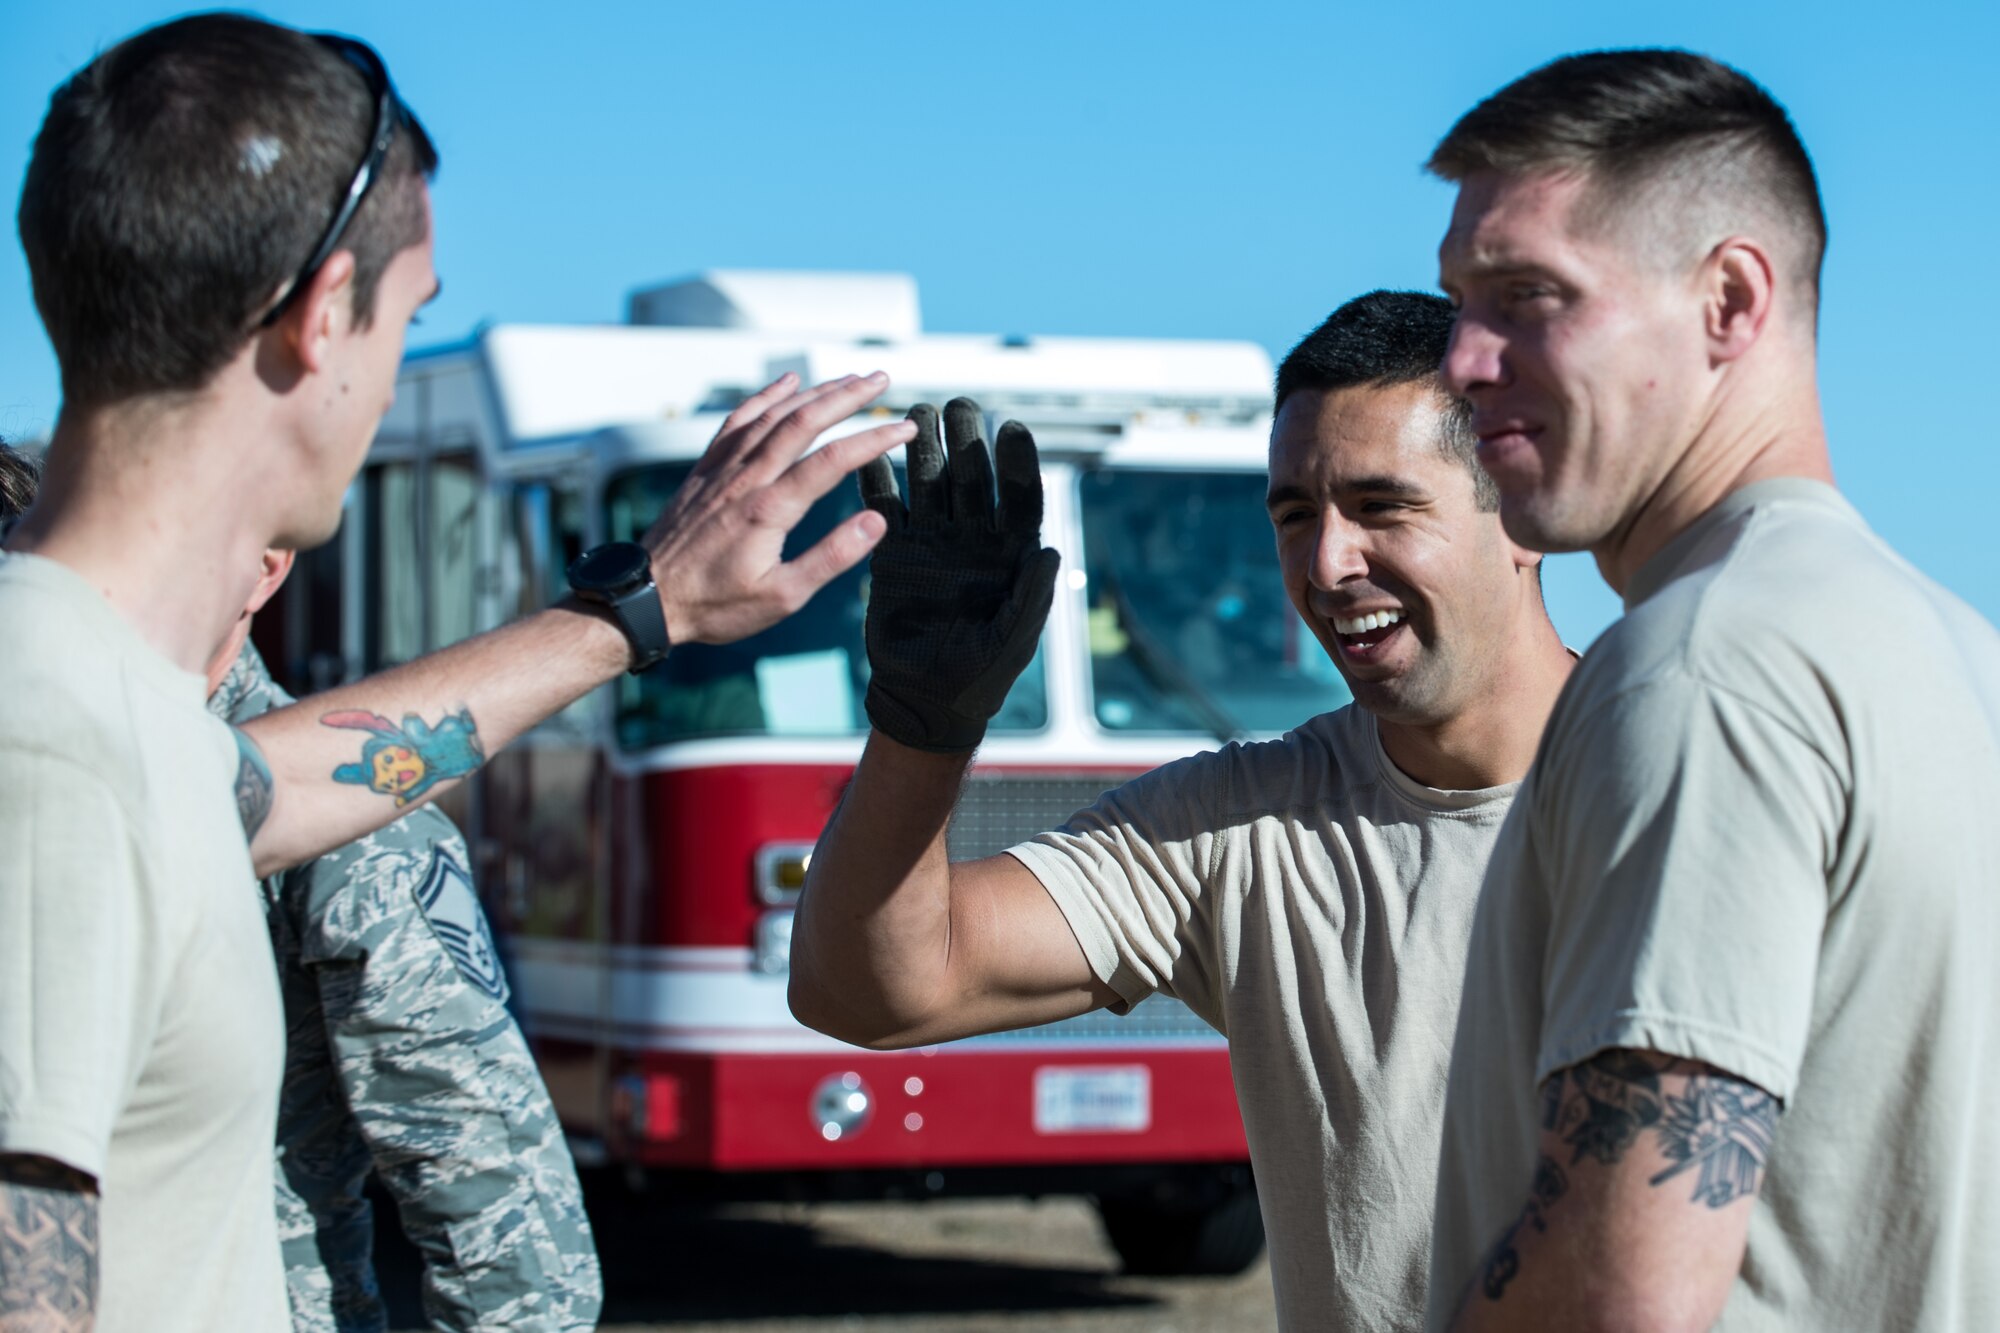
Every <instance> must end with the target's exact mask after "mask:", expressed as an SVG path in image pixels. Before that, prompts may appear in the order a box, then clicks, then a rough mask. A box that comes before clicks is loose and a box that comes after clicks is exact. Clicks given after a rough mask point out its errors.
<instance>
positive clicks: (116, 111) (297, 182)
mask: <svg viewBox="0 0 2000 1333" xmlns="http://www.w3.org/2000/svg"><path fill="white" fill-rule="evenodd" d="M375 114H376V101H375V99H374V98H373V97H372V96H371V95H370V92H369V89H368V87H367V82H366V79H365V78H364V76H363V75H362V72H361V71H360V70H359V69H357V68H356V67H355V65H354V64H352V63H351V62H350V61H348V60H347V59H346V58H344V57H343V56H341V55H340V54H338V53H337V52H336V51H334V50H333V49H331V48H330V47H328V46H326V45H324V44H322V43H321V42H318V41H316V40H314V39H313V38H312V37H310V36H308V35H307V34H305V33H302V32H298V31H295V30H293V29H291V28H285V27H280V26H278V25H276V24H272V23H265V22H262V21H261V20H258V19H253V18H249V17H246V16H244V15H239V14H197V15H194V16H192V17H189V18H183V19H177V20H175V21H173V22H171V23H163V24H161V25H159V26H158V27H155V28H148V29H147V30H146V31H144V32H142V33H139V34H138V35H137V36H135V37H132V38H129V39H128V40H126V41H124V42H121V43H119V44H118V45H117V46H114V47H112V48H111V49H110V50H109V51H106V52H104V53H103V54H102V55H100V56H98V57H97V58H96V59H95V60H93V61H91V62H90V63H89V64H88V65H86V66H84V67H83V68H82V69H81V70H79V71H78V72H77V73H76V74H75V75H74V76H72V77H71V78H70V79H69V81H68V82H67V83H65V84H63V85H62V87H60V88H58V89H57V90H56V92H55V95H54V96H53V97H52V98H50V100H49V111H48V116H47V117H46V118H45V119H44V120H43V122H42V128H41V132H40V133H39V134H37V135H36V136H35V148H34V155H33V157H32V158H31V159H30V161H29V163H28V172H27V178H26V181H25V183H24V184H23V186H22V189H21V206H20V213H19V225H20V229H21V247H22V249H23V250H25V251H26V252H27V257H28V271H29V274H30V275H31V276H32V278H33V280H34V291H35V305H36V308H37V309H39V310H40V311H41V316H42V324H43V326H44V327H45V328H47V330H48V334H49V341H50V342H51V343H53V344H54V346H55V352H56V360H57V361H58V362H59V363H60V365H61V367H62V388H63V396H64V398H65V400H67V401H70V402H74V403H79V404H83V405H86V406H100V405H104V404H108V403H114V402H118V401H121V400H123V399H127V398H133V397H137V396H140V395H144V394H153V393H163V392H175V391H188V390H194V389H199V388H200V387H202V386H203V385H204V384H206V383H207V382H208V381H209V380H210V379H211V378H212V377H213V376H214V375H215V373H216V372H217V371H219V370H220V369H221V368H222V367H223V366H224V365H225V364H226V363H227V362H228V361H229V360H230V359H231V358H232V357H234V356H235V355H236V354H237V353H238V352H239V351H240V350H241V348H242V346H243V344H244V343H245V341H247V340H248V338H249V337H250V335H251V333H252V332H253V331H254V326H255V324H256V322H257V319H258V317H259V316H260V315H261V314H262V313H263V311H264V310H265V308H266V307H268V306H269V305H270V304H271V303H272V301H273V300H274V299H275V298H276V297H277V296H278V294H279V293H278V289H279V287H280V286H281V285H282V284H283V283H285V281H286V280H287V279H288V278H290V277H292V276H293V275H294V274H295V273H296V272H297V270H298V269H299V267H300V266H301V265H302V264H304V263H305V262H306V260H307V259H308V258H309V257H310V255H311V254H312V251H313V247H314V246H315V245H316V244H317V243H318V241H319V239H320V237H321V235H322V234H323V233H324V231H325V229H326V227H327V225H328V223H329V222H330V221H331V220H332V218H333V215H334V210H335V209H336V208H337V207H338V206H339V204H340V202H341V200H342V199H343V198H344V197H345V195H346V192H347V189H348V186H349V183H350V182H351V181H352V180H353V178H354V173H355V170H356V168H357V167H358V166H359V165H360V164H361V161H362V159H363V157H364V156H365V154H366V152H367V149H368V142H369V136H370V132H371V131H372V129H373V128H374V124H375ZM436 169H437V151H436V149H435V148H434V147H433V146H432V145H431V142H430V138H429V136H428V135H427V134H425V133H424V130H423V127H422V126H421V125H420V124H419V123H418V122H417V120H416V118H415V117H414V116H409V117H407V118H406V119H405V120H404V121H402V122H401V123H399V125H398V127H397V130H396V134H395V138H394V140H393V142H392V143H391V146H390V149H389V154H388V157H387V160H386V161H385V163H384V166H383V170H382V171H381V173H380V174H379V176H378V177H377V179H376V180H375V182H374V184H373V185H372V187H371V188H370V189H369V191H368V194H367V196H366V198H364V199H363V200H362V203H361V207H360V209H359V210H358V211H357V212H356V213H355V215H354V217H353V219H352V220H351V221H350V222H349V224H348V226H347V229H346V231H345V232H344V233H343V235H342V238H341V242H340V246H341V248H342V249H344V250H348V251H351V252H352V253H353V255H354V261H355V274H354V284H353V300H354V315H355V319H356V320H357V322H360V323H362V324H366V322H367V321H368V320H369V319H370V318H372V316H373V313H374V300H375V289H376V284H377V283H378V282H379V281H380V279H381V276H382V271H383V270H384V269H385V268H387V267H388V264H389V261H390V260H391V259H393V258H394V257H395V255H396V254H397V252H398V251H401V250H403V249H405V248H407V247H408V246H411V245H415V244H417V243H419V242H421V241H422V240H423V238H424V230H425V227H426V225H427V224H426V222H425V219H424V210H423V201H422V183H423V180H424V179H425V178H427V177H429V176H430V175H431V174H432V173H433V172H435V171H436Z"/></svg>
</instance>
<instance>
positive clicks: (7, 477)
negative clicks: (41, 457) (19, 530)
mask: <svg viewBox="0 0 2000 1333" xmlns="http://www.w3.org/2000/svg"><path fill="white" fill-rule="evenodd" d="M41 481H42V470H41V468H40V467H38V466H36V463H35V460H34V459H32V458H30V457H28V456H27V455H26V454H24V453H22V452H21V451H20V450H19V449H16V448H14V447H12V446H11V445H9V444H7V443H6V442H5V441H4V440H0V533H4V532H5V531H6V530H7V526H8V525H9V524H11V523H12V522H13V521H14V520H15V519H17V518H19V517H20V516H21V515H23V514H25V513H27V512H28V507H29V506H30V505H32V504H34V503H35V492H36V490H37V489H39V488H40V486H41Z"/></svg>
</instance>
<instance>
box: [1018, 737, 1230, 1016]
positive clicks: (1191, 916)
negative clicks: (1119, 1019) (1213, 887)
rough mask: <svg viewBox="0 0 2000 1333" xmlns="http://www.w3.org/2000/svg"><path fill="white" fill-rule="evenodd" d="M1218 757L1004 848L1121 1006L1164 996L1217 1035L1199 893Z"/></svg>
mask: <svg viewBox="0 0 2000 1333" xmlns="http://www.w3.org/2000/svg"><path fill="white" fill-rule="evenodd" d="M1222 766H1223V757H1222V756H1221V755H1214V754H1203V755H1194V756H1191V757H1189V758H1187V759H1182V760H1179V761H1177V762H1175V763H1171V764H1167V765H1165V766H1164V767H1161V768H1157V769H1154V770H1153V771H1152V772H1151V773H1148V774H1146V775H1145V776H1143V777H1140V778H1136V779H1134V780H1133V781H1131V782H1128V783H1126V784H1125V785H1124V786H1122V787H1119V788H1117V789H1116V790H1113V791H1108V792H1106V793H1104V795H1103V796H1100V797H1099V798H1098V799H1097V803H1096V804H1095V805H1092V806H1091V807H1090V808H1089V809H1087V810H1082V811H1079V812H1077V813H1076V814H1075V815H1073V816H1071V817H1070V820H1069V822H1068V823H1067V824H1065V825H1063V827H1062V828H1060V829H1057V830H1055V831H1053V832H1050V833H1044V834H1042V835H1041V836H1039V837H1037V838H1035V839H1034V840H1032V841H1030V842H1026V843H1022V844H1021V845H1020V846H1018V847H1014V848H1010V849H1009V854H1010V855H1012V856H1013V857H1014V858H1015V859H1016V860H1018V861H1020V862H1021V863H1022V864H1023V865H1025V866H1027V868H1028V869H1029V870H1030V871H1032V872H1034V875H1035V877H1036V878H1037V879H1039V880H1041V882H1042V885H1043V887H1045V888H1046V889H1047V890H1048V892H1049V896H1050V897H1051V898H1053V899H1055V902H1056V906H1057V907H1058V908H1060V909H1061V910H1062V914H1063V916H1064V917H1065V918H1067V919H1068V921H1069V926H1070V929H1071V930H1072V931H1073V932H1075V934H1076V938H1077V943H1078V944H1080V945H1082V947H1083V952H1084V956H1085V957H1087V958H1088V959H1089V960H1090V966H1091V969H1092V971H1094V972H1095V973H1096V974H1097V977H1098V979H1099V980H1101V981H1103V982H1104V983H1105V984H1106V985H1108V986H1110V987H1111V988H1112V989H1113V990H1115V991H1117V992H1118V994H1119V995H1120V996H1121V997H1122V998H1123V1000H1124V1002H1125V1003H1124V1006H1123V1008H1125V1009H1129V1008H1130V1007H1131V1006H1132V1005H1135V1004H1137V1003H1138V1002H1139V1001H1141V1000H1143V999H1145V998H1146V997H1147V996H1148V995H1150V994H1152V993H1153V992H1154V991H1156V990H1157V991H1165V992H1167V993H1168V994H1170V995H1173V996H1175V997H1176V998H1178V999H1180V1000H1181V1001H1183V1002H1184V1003H1185V1004H1187V1006H1188V1007H1189V1008H1191V1009H1193V1010H1194V1011H1195V1013H1197V1014H1199V1015H1201V1017H1202V1018H1204V1019H1206V1020H1207V1021H1208V1022H1209V1023H1210V1024H1212V1025H1214V1026H1216V1027H1218V1028H1220V1026H1221V1023H1220V1012H1219V1007H1218V1006H1217V1004H1216V1003H1215V992H1216V984H1215V971H1216V969H1215V958H1214V947H1213V932H1212V931H1211V930H1210V929H1209V921H1210V915H1209V913H1210V907H1211V903H1210V898H1209V895H1208V893H1207V892H1206V886H1207V883H1208V880H1209V878H1210V871H1211V869H1212V867H1213V864H1214V858H1215V850H1216V843H1217V840H1218V839H1219V838H1220V837H1221V836H1222V833H1221V830H1220V825H1221V823H1222V822H1223V821H1221V820H1220V819H1218V818H1217V817H1216V814H1215V812H1216V811H1217V809H1218V808H1219V804H1220V800H1219V796H1220V794H1219V792H1218V790H1217V788H1218V787H1219V785H1220V783H1221V772H1222Z"/></svg>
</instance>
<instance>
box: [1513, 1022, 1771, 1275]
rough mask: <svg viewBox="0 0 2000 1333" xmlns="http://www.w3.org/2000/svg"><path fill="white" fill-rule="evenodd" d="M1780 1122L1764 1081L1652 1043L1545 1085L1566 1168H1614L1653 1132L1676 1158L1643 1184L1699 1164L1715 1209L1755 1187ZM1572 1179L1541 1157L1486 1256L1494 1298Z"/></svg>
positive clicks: (1548, 1126) (1693, 1197) (1659, 1183)
mask: <svg viewBox="0 0 2000 1333" xmlns="http://www.w3.org/2000/svg"><path fill="white" fill-rule="evenodd" d="M1669 1083H1671V1084H1672V1085H1673V1086H1668V1084H1669ZM1777 1125H1778V1103H1777V1100H1776V1099H1775V1098H1773V1097H1772V1096H1771V1095H1770V1094H1769V1093H1767V1092H1765V1091H1764V1090H1763V1089H1762V1088H1759V1087H1757V1086H1756V1085H1754V1084H1751V1083H1746V1082H1744V1081H1743V1080H1741V1079H1738V1078H1732V1077H1730V1076H1729V1075H1727V1074H1721V1073H1717V1072H1715V1071H1714V1070H1713V1069H1712V1068H1711V1067H1710V1066H1708V1065H1705V1064H1702V1063H1700V1062H1698V1061H1693V1060H1681V1059H1676V1058H1674V1057H1672V1056H1666V1055H1659V1054H1656V1053H1654V1052H1651V1051H1628V1050H1613V1051H1605V1052H1604V1053H1603V1054H1601V1055H1598V1056H1596V1057H1594V1058H1592V1059H1590V1060H1586V1061H1584V1062H1583V1063H1582V1064H1578V1065H1572V1066H1571V1067H1570V1068H1568V1069H1566V1070H1564V1071H1562V1072H1561V1073H1559V1074H1556V1075H1554V1076H1553V1077H1551V1078H1550V1079H1549V1081H1548V1082H1547V1083H1546V1084H1544V1085H1543V1088H1542V1128H1543V1129H1544V1130H1545V1131H1548V1132H1550V1133H1553V1134H1555V1135H1556V1136H1558V1137H1559V1138H1560V1139H1561V1141H1562V1143H1563V1145H1564V1146H1565V1147H1567V1148H1568V1149H1569V1150H1570V1155H1569V1162H1568V1166H1569V1167H1571V1168H1574V1167H1576V1166H1577V1165H1579V1164H1580V1163H1582V1162H1583V1161H1584V1160H1585V1159H1586V1158H1588V1159H1590V1160H1592V1161H1595V1162H1598V1163H1601V1164H1602V1165H1605V1166H1615V1165H1617V1164H1618V1163H1619V1162H1621V1161H1623V1160H1624V1159H1625V1155H1626V1154H1627V1153H1628V1152H1630V1151H1631V1150H1632V1148H1633V1147H1634V1146H1635V1145H1637V1144H1638V1143H1639V1141H1640V1140H1641V1138H1642V1137H1645V1136H1648V1135H1650V1136H1651V1137H1652V1139H1653V1145H1654V1147H1655V1148H1656V1149H1657V1150H1658V1152H1659V1154H1660V1155H1661V1156H1662V1157H1664V1158H1666V1159H1667V1161H1668V1163H1669V1165H1668V1166H1667V1167H1666V1168H1665V1169H1664V1170H1661V1171H1658V1172H1656V1173H1655V1174H1653V1175H1652V1176H1650V1177H1648V1178H1647V1182H1646V1183H1647V1184H1648V1185H1650V1186H1652V1187H1653V1188H1655V1189H1659V1188H1663V1187H1665V1186H1667V1185H1669V1184H1671V1183H1672V1182H1673V1181H1674V1180H1675V1179H1676V1178H1678V1177H1682V1176H1685V1175H1687V1174H1688V1173H1689V1172H1693V1173H1694V1182H1693V1190H1692V1192H1691V1194H1690V1196H1689V1200H1690V1202H1693V1203H1700V1204H1706V1205H1707V1206H1708V1207H1709V1208H1711V1209H1716V1208H1726V1207H1728V1206H1729V1205H1730V1204H1732V1203H1734V1202H1736V1201H1737V1200H1738V1199H1741V1198H1745V1197H1750V1196H1754V1195H1755V1194H1756V1193H1757V1189H1758V1186H1759V1185H1760V1184H1761V1183H1762V1180H1763V1172H1764V1162H1765V1159H1766V1158H1768V1157H1769V1156H1770V1151H1771V1136H1772V1134H1773V1133H1774V1132H1775V1131H1776V1129H1777ZM1568 1187H1569V1182H1568V1177H1567V1175H1566V1174H1565V1172H1564V1167H1563V1166H1562V1165H1561V1164H1558V1163H1557V1162H1555V1161H1553V1160H1551V1159H1550V1158H1548V1157H1546V1156H1544V1157H1542V1158H1541V1159H1540V1160H1539V1162H1538V1164H1537V1166H1536V1168H1535V1181H1534V1185H1533V1188H1532V1189H1531V1190H1530V1191H1529V1198H1528V1203H1527V1206H1526V1207H1524V1208H1523V1209H1522V1210H1521V1216H1520V1217H1519V1218H1518V1219H1516V1220H1515V1222H1514V1223H1513V1224H1512V1225H1511V1226H1509V1227H1508V1228H1507V1230H1506V1231H1505V1232H1503V1233H1502V1234H1501V1236H1500V1239H1499V1241H1498V1242H1497V1243H1495V1244H1494V1246H1493V1248H1492V1249H1490V1250H1489V1251H1487V1254H1486V1257H1485V1258H1484V1259H1483V1260H1482V1261H1481V1265H1480V1273H1479V1286H1480V1289H1481V1290H1482V1291H1483V1292H1484V1293H1485V1295H1486V1298H1487V1299H1488V1300H1495V1301H1497V1300H1499V1299H1500V1298H1501V1296H1503V1295H1504V1294H1505V1293H1506V1290H1507V1285H1508V1283H1510V1282H1512V1281H1513V1280H1514V1278H1515V1276H1516V1275H1517V1274H1518V1273H1519V1272H1520V1270H1521V1256H1520V1253H1519V1251H1518V1249H1517V1248H1516V1245H1515V1242H1516V1240H1517V1239H1518V1238H1519V1237H1520V1235H1521V1232H1522V1229H1523V1228H1524V1227H1526V1228H1532V1229H1533V1230H1535V1231H1546V1230H1548V1223H1547V1220H1546V1215H1547V1211H1548V1208H1549V1206H1550V1205H1551V1204H1553V1203H1554V1202H1556V1200H1558V1199H1560V1198H1561V1197H1562V1196H1563V1195H1564V1194H1565V1193H1566V1192H1567V1191H1568Z"/></svg>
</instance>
